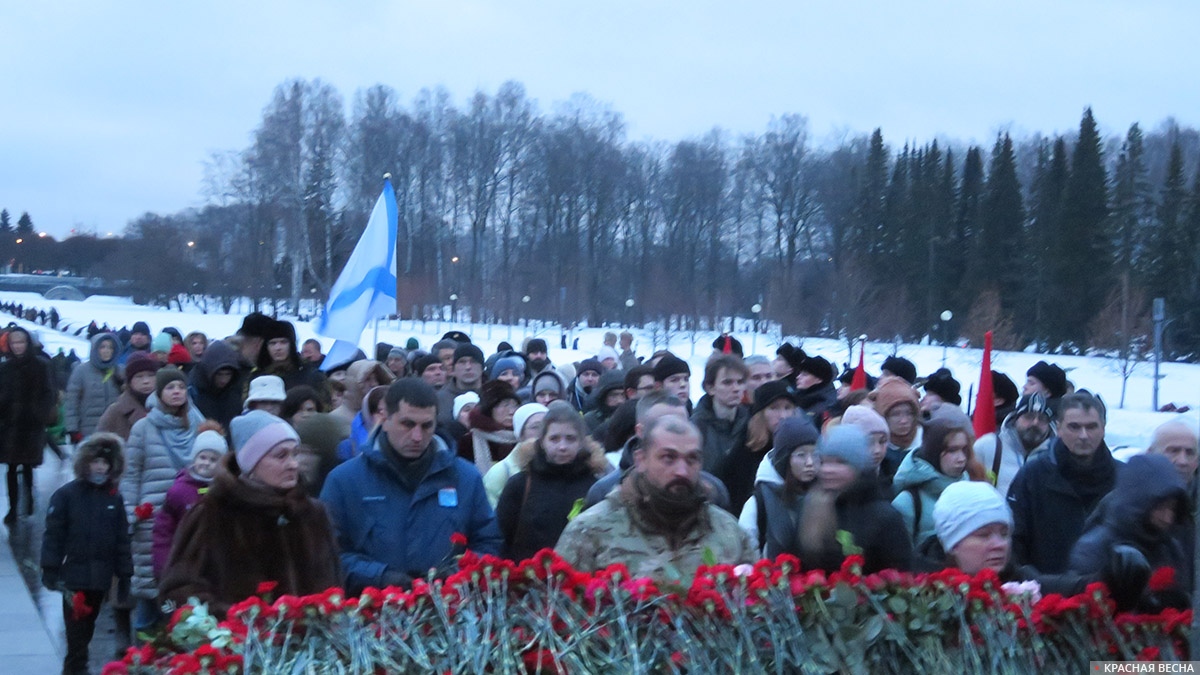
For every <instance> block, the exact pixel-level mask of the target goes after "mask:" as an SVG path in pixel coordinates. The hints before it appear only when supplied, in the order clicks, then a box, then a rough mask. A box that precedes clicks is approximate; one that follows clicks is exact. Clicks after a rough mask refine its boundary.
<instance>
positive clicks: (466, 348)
mask: <svg viewBox="0 0 1200 675" xmlns="http://www.w3.org/2000/svg"><path fill="white" fill-rule="evenodd" d="M463 357H470V358H472V359H475V360H476V361H478V362H479V365H481V366H482V365H483V362H484V358H483V350H482V349H480V348H479V347H476V346H475V345H473V344H471V343H470V342H467V343H464V344H460V345H459V346H458V347H455V349H454V362H455V363H458V360H459V359H461V358H463Z"/></svg>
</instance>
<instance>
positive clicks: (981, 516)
mask: <svg viewBox="0 0 1200 675" xmlns="http://www.w3.org/2000/svg"><path fill="white" fill-rule="evenodd" d="M993 523H1004V524H1005V525H1008V527H1009V529H1010V530H1011V529H1012V526H1013V519H1012V511H1010V510H1009V508H1008V504H1007V503H1006V502H1005V501H1004V497H1002V496H1000V493H999V492H998V491H997V490H996V488H994V487H992V486H991V485H989V484H987V483H983V482H980V481H966V480H964V481H958V482H955V483H951V484H950V485H948V486H947V487H946V489H945V490H943V491H942V496H941V497H938V500H937V503H936V504H934V506H933V528H934V531H936V532H937V536H938V539H940V540H941V541H942V548H943V549H945V550H946V551H947V552H949V551H951V550H952V549H953V548H954V547H955V546H958V542H960V541H962V540H963V539H966V538H967V536H968V535H970V534H971V533H972V532H974V531H975V530H978V529H979V528H981V527H986V526H988V525H991V524H993Z"/></svg>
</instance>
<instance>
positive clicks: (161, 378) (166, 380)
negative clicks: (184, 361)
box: [154, 366, 187, 401]
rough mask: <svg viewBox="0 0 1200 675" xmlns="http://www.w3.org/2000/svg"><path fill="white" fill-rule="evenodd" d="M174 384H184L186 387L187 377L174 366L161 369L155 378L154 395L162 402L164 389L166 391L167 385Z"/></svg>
mask: <svg viewBox="0 0 1200 675" xmlns="http://www.w3.org/2000/svg"><path fill="white" fill-rule="evenodd" d="M172 382H182V383H184V384H185V385H186V384H187V375H184V374H183V371H182V370H180V369H178V368H176V367H174V366H166V367H164V368H159V370H158V374H156V375H155V376H154V395H155V396H156V397H157V398H158V400H160V401H161V400H162V393H163V389H166V388H167V385H168V384H170V383H172Z"/></svg>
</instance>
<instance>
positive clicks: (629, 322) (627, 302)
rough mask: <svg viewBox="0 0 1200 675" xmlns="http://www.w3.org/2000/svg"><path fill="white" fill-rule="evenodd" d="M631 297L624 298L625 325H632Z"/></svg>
mask: <svg viewBox="0 0 1200 675" xmlns="http://www.w3.org/2000/svg"><path fill="white" fill-rule="evenodd" d="M633 304H634V303H633V298H626V299H625V325H627V326H632V325H633Z"/></svg>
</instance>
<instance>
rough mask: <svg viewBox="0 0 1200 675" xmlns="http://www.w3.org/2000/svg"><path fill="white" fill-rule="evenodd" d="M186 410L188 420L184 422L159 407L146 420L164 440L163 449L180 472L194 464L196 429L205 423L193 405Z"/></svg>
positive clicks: (151, 410)
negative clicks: (193, 447)
mask: <svg viewBox="0 0 1200 675" xmlns="http://www.w3.org/2000/svg"><path fill="white" fill-rule="evenodd" d="M184 407H185V409H186V415H187V419H186V420H184V419H182V418H180V417H179V416H178V415H172V414H170V413H167V412H164V411H163V410H162V409H161V408H159V407H158V406H157V405H156V406H154V407H153V408H151V409H150V412H149V414H147V415H146V419H148V420H150V424H152V425H154V428H155V429H156V430H157V431H158V437H159V438H160V439H162V444H163V447H165V448H166V450H167V457H169V458H170V459H171V464H172V465H173V466H174V467H175V470H176V471H178V470H180V469H183V468H185V467H189V466H191V464H192V444H193V443H194V442H195V441H196V427H198V426H200V423H201V422H203V421H204V417H203V416H202V415H201V414H200V413H199V412H197V411H196V407H195V406H193V405H188V404H187V403H185V404H184Z"/></svg>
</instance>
